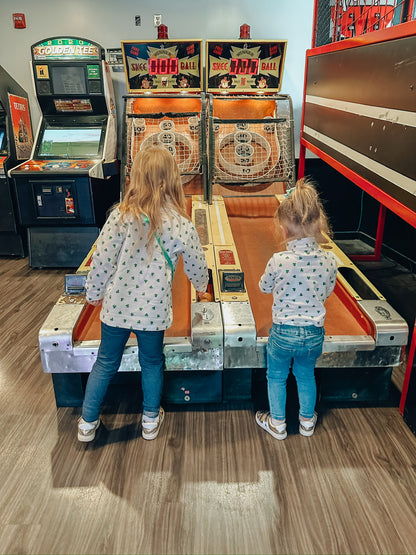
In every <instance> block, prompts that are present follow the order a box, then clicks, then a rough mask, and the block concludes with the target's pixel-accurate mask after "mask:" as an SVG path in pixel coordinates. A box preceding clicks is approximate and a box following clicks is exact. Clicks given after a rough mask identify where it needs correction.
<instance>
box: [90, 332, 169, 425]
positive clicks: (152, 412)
mask: <svg viewBox="0 0 416 555" xmlns="http://www.w3.org/2000/svg"><path fill="white" fill-rule="evenodd" d="M130 333H131V330H126V329H124V328H114V327H112V326H107V325H106V324H104V323H103V322H101V344H100V348H99V349H98V356H97V360H96V361H95V363H94V366H93V367H92V370H91V374H90V375H89V377H88V382H87V387H86V389H85V397H84V403H83V405H82V417H83V419H84V420H85V421H86V422H93V421H94V420H97V419H98V417H99V415H100V408H101V404H102V402H103V399H104V396H105V394H106V392H107V389H108V386H109V384H110V381H111V379H112V377H113V376H114V374H116V373H117V371H118V369H119V366H120V363H121V359H122V356H123V351H124V347H125V345H126V343H127V340H128V338H129V337H130ZM133 333H134V334H135V335H136V337H137V343H138V346H139V362H140V366H141V371H142V390H143V414H145V415H146V416H149V417H150V418H154V417H156V416H157V415H158V414H159V408H160V399H161V397H162V387H163V370H164V367H165V359H164V356H163V336H164V333H165V332H164V331H163V330H162V331H140V330H133Z"/></svg>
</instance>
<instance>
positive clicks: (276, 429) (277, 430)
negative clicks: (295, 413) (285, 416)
mask: <svg viewBox="0 0 416 555" xmlns="http://www.w3.org/2000/svg"><path fill="white" fill-rule="evenodd" d="M256 422H257V424H258V425H259V426H260V428H263V430H266V432H268V433H269V434H270V435H271V436H273V437H274V438H276V439H286V438H287V431H286V422H284V423H283V424H280V425H279V426H273V424H272V419H271V417H270V412H269V411H262V410H259V411H257V412H256Z"/></svg>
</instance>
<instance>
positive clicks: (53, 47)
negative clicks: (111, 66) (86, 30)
mask: <svg viewBox="0 0 416 555" xmlns="http://www.w3.org/2000/svg"><path fill="white" fill-rule="evenodd" d="M100 50H101V49H100V47H99V46H98V44H94V43H92V42H89V41H87V40H83V39H78V38H75V37H72V38H70V37H67V38H58V37H55V38H51V39H48V40H45V41H43V42H40V43H38V44H34V45H33V46H32V57H33V59H34V60H73V59H77V60H99V59H100ZM39 77H42V76H38V78H39Z"/></svg>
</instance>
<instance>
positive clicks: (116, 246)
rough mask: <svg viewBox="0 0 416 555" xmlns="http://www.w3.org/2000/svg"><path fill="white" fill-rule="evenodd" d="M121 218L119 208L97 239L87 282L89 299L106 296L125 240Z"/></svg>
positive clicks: (112, 214)
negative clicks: (120, 223)
mask: <svg viewBox="0 0 416 555" xmlns="http://www.w3.org/2000/svg"><path fill="white" fill-rule="evenodd" d="M119 219H120V212H119V210H118V209H115V210H113V212H112V213H111V214H110V216H109V217H108V219H107V221H106V222H105V224H104V227H103V229H102V231H101V233H100V236H99V237H98V239H97V244H96V247H97V249H96V251H95V253H94V255H93V257H92V262H91V269H90V272H89V274H88V277H87V283H86V290H87V300H88V301H97V300H99V299H102V298H103V297H104V292H105V290H106V287H107V284H108V283H109V281H110V280H111V279H112V277H113V276H114V273H115V271H116V268H117V261H118V256H119V252H120V248H121V246H122V244H123V241H124V233H123V226H121V225H119Z"/></svg>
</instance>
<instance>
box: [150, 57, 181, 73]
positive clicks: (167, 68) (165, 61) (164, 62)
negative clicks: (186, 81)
mask: <svg viewBox="0 0 416 555" xmlns="http://www.w3.org/2000/svg"><path fill="white" fill-rule="evenodd" d="M178 73H179V58H149V75H177V74H178Z"/></svg>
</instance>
